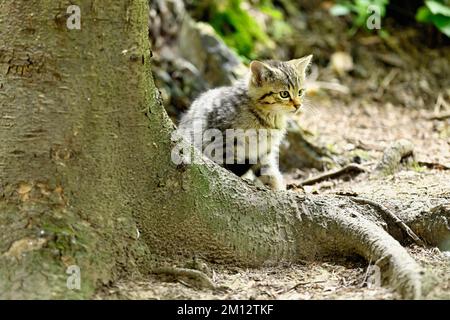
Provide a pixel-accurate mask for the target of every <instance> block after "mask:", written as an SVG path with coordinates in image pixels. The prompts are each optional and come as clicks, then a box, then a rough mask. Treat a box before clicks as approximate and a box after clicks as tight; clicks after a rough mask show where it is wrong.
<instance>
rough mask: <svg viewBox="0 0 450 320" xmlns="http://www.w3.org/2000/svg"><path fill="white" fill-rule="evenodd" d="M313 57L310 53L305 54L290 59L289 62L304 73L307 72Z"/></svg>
mask: <svg viewBox="0 0 450 320" xmlns="http://www.w3.org/2000/svg"><path fill="white" fill-rule="evenodd" d="M312 57H313V55H312V54H310V55H309V56H305V57H303V58H300V59H294V60H290V61H289V62H288V63H289V64H291V65H292V66H294V68H295V69H297V70H298V71H299V72H301V73H303V74H304V73H305V72H306V69H308V66H309V65H310V63H311V59H312Z"/></svg>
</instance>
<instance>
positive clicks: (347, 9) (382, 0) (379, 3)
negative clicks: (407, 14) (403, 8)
mask: <svg viewBox="0 0 450 320" xmlns="http://www.w3.org/2000/svg"><path fill="white" fill-rule="evenodd" d="M388 4H389V0H353V1H340V2H338V3H337V4H335V5H334V6H332V7H331V8H330V13H331V14H332V15H334V16H343V15H352V17H353V19H352V23H353V29H354V30H356V29H358V28H361V27H363V26H366V21H367V19H368V18H369V17H370V16H371V15H372V14H373V12H372V11H371V10H370V7H371V6H376V7H378V8H379V14H380V18H382V17H384V16H385V14H386V7H387V5H388Z"/></svg>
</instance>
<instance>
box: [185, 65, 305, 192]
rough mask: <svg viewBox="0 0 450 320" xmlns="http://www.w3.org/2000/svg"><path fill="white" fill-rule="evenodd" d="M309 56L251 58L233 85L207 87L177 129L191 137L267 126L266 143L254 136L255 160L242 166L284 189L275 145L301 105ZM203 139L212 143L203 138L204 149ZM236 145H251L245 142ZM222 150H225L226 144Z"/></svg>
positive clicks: (275, 186)
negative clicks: (287, 58)
mask: <svg viewBox="0 0 450 320" xmlns="http://www.w3.org/2000/svg"><path fill="white" fill-rule="evenodd" d="M311 58H312V56H307V57H303V58H301V59H296V60H290V61H286V62H282V61H273V60H272V61H265V62H260V61H253V62H252V63H251V64H250V71H249V74H248V75H247V76H246V77H245V78H243V79H241V80H239V81H238V82H236V84H234V85H233V86H230V87H221V88H216V89H212V90H209V91H207V92H205V93H203V94H202V95H201V96H200V97H198V98H197V99H196V100H195V101H194V102H193V104H192V106H191V108H190V109H189V110H188V112H187V113H186V114H185V115H184V116H183V117H182V119H181V121H180V125H179V130H180V131H182V134H183V135H185V136H186V137H188V138H190V139H194V135H195V134H197V135H200V136H201V135H202V134H203V133H204V132H205V130H207V129H217V130H219V131H220V132H221V133H223V134H225V131H226V130H227V129H243V130H247V129H255V130H261V129H266V130H270V132H271V138H270V139H268V142H267V143H265V144H264V145H263V144H262V143H261V142H260V141H259V140H258V146H256V148H258V155H259V157H260V160H258V162H257V163H256V164H254V165H250V166H247V167H248V168H251V169H253V171H254V172H260V171H261V172H262V175H261V176H260V177H259V178H260V180H261V181H263V182H264V183H265V184H267V185H268V186H270V187H271V188H272V189H275V190H284V189H285V185H284V182H283V179H282V176H281V173H280V171H279V169H278V161H277V157H278V151H279V145H280V142H281V140H282V138H283V136H284V135H285V131H286V129H285V128H286V120H287V117H289V116H290V115H293V114H295V113H296V112H297V111H298V110H299V109H300V107H301V105H302V102H303V93H304V85H305V71H306V69H307V67H308V65H309V63H310V61H311ZM205 143H206V144H208V143H211V142H210V141H207V142H204V143H203V147H205ZM240 147H246V148H249V147H250V148H255V146H249V145H248V144H246V145H245V146H244V145H243V146H240ZM223 152H224V153H226V152H227V150H226V148H225V149H224V150H223ZM261 159H264V161H262V160H261ZM241 160H242V159H241ZM224 166H225V167H227V166H226V165H224ZM238 166H239V165H238V164H234V165H233V166H231V165H230V166H228V169H230V170H231V171H233V172H235V173H238V174H239V175H240V174H242V171H245V170H242V168H239V169H237V168H236V167H238ZM233 168H235V169H233Z"/></svg>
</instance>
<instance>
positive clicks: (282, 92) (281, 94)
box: [280, 91, 290, 99]
mask: <svg viewBox="0 0 450 320" xmlns="http://www.w3.org/2000/svg"><path fill="white" fill-rule="evenodd" d="M289 96H290V94H289V91H281V92H280V97H281V98H283V99H286V98H289Z"/></svg>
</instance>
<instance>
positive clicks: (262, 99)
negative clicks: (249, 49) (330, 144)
mask: <svg viewBox="0 0 450 320" xmlns="http://www.w3.org/2000/svg"><path fill="white" fill-rule="evenodd" d="M311 58H312V55H309V56H306V57H303V58H300V59H295V60H290V61H286V62H283V61H267V62H260V61H253V62H252V63H251V64H250V70H251V79H250V83H249V94H250V96H251V98H252V99H253V100H254V101H255V105H256V106H257V107H258V108H259V109H260V110H262V111H267V112H277V113H287V114H293V113H296V112H297V111H299V110H300V108H301V106H302V103H303V98H304V95H305V87H304V85H305V72H306V69H307V68H308V65H309V64H310V62H311Z"/></svg>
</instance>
